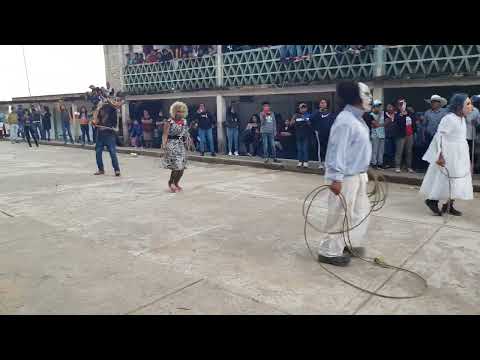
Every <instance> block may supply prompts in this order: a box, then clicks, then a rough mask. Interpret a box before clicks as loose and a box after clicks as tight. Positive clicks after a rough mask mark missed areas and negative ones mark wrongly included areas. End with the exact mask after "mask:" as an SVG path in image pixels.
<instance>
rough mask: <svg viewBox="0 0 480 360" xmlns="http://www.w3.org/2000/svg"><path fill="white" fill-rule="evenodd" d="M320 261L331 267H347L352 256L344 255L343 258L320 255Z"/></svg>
mask: <svg viewBox="0 0 480 360" xmlns="http://www.w3.org/2000/svg"><path fill="white" fill-rule="evenodd" d="M318 261H319V262H321V263H325V264H330V265H336V266H347V265H348V264H349V263H350V255H346V254H345V253H344V255H342V256H334V257H329V256H323V255H320V254H318Z"/></svg>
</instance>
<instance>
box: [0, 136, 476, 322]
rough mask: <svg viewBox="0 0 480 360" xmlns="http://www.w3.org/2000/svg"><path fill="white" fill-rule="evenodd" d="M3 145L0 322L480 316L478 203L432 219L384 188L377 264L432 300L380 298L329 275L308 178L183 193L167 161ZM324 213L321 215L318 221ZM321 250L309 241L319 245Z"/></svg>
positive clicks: (373, 228) (414, 194)
mask: <svg viewBox="0 0 480 360" xmlns="http://www.w3.org/2000/svg"><path fill="white" fill-rule="evenodd" d="M119 158H120V164H121V167H122V172H123V176H122V177H121V178H115V177H114V176H112V171H111V169H110V168H109V165H110V160H109V158H108V155H107V154H106V153H105V154H104V159H105V164H106V166H107V165H108V167H107V176H104V177H96V176H92V173H93V172H94V171H95V159H94V153H93V152H92V151H84V150H80V149H72V148H64V147H53V146H42V147H40V148H39V149H35V148H33V149H29V148H27V147H26V146H25V144H14V145H12V144H10V143H7V142H1V143H0V164H1V166H0V189H1V191H0V210H1V211H0V314H480V286H479V285H480V270H479V269H480V267H479V261H480V241H478V240H479V239H480V222H479V221H478V219H479V218H480V206H479V205H480V201H479V198H478V196H477V197H476V199H475V200H474V201H470V202H460V201H459V202H458V207H459V208H460V209H461V210H463V211H464V213H465V215H464V216H463V217H461V218H451V219H450V220H449V222H448V224H446V225H445V224H444V223H443V221H442V219H441V218H438V217H434V216H432V215H431V214H430V213H429V212H428V211H427V209H426V207H425V206H424V205H423V203H422V199H421V198H420V197H419V196H418V191H417V189H416V188H415V187H412V186H405V185H393V184H392V185H390V197H389V199H388V202H387V205H386V206H385V208H384V209H382V211H381V212H379V213H376V215H374V216H373V217H372V220H371V223H370V228H369V242H368V252H369V255H372V256H376V255H379V254H382V255H383V256H384V257H385V259H386V260H387V261H388V262H390V263H392V264H397V265H402V264H403V265H404V266H405V267H407V268H409V269H412V270H415V271H418V272H419V273H420V274H422V275H423V276H424V277H425V278H426V279H427V280H428V283H429V289H428V290H427V293H426V294H425V295H424V296H423V297H421V298H417V299H412V300H389V299H381V298H377V297H372V296H370V295H368V294H365V293H362V292H360V291H358V290H356V289H353V288H351V287H349V286H347V285H345V284H343V283H341V282H339V281H338V280H337V279H335V278H333V277H332V276H330V275H329V274H327V273H325V272H324V271H323V270H322V269H321V268H320V267H319V266H318V264H317V263H316V262H314V261H313V260H312V258H311V257H310V254H309V252H308V250H307V248H306V247H305V244H304V240H303V219H302V216H301V205H302V201H303V197H304V196H305V195H306V194H307V193H308V192H309V191H310V190H311V189H312V188H313V187H315V186H317V185H320V184H321V183H322V177H320V176H318V175H312V174H299V173H292V172H282V171H273V170H268V169H257V168H248V167H240V166H228V165H216V164H205V163H193V162H191V163H190V164H189V168H188V169H187V171H186V173H185V179H184V180H185V181H184V189H185V191H184V192H183V193H180V194H170V193H167V192H166V191H165V189H166V182H167V179H168V176H169V173H168V171H167V170H164V169H161V168H160V166H159V160H158V159H156V158H151V157H138V158H133V157H130V156H128V155H119ZM325 212H326V209H325V203H324V202H323V201H322V200H321V199H320V201H319V202H318V203H317V205H316V206H315V207H314V209H313V213H314V215H315V216H316V219H317V220H318V221H321V220H322V219H323V218H324V216H323V215H324V214H325ZM312 243H313V244H315V239H313V240H312ZM336 270H337V271H338V273H339V275H341V276H343V277H345V278H346V279H348V280H351V281H353V282H355V283H357V284H359V285H361V286H364V287H368V288H369V289H371V290H380V291H381V292H387V293H390V294H397V295H405V294H408V293H411V292H414V291H416V290H418V285H417V283H416V281H415V279H412V278H411V277H409V276H406V275H403V274H401V273H395V272H393V271H391V270H384V269H380V268H378V267H372V266H371V265H368V264H365V263H362V262H359V261H356V260H354V261H352V264H351V265H350V266H349V267H347V268H341V269H336Z"/></svg>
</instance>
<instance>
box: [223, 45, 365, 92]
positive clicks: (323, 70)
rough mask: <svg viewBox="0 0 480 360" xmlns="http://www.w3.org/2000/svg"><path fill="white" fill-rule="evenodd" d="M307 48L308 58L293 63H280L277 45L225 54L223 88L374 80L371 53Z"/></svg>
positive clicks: (327, 47) (332, 46)
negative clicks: (342, 80) (343, 80)
mask: <svg viewBox="0 0 480 360" xmlns="http://www.w3.org/2000/svg"><path fill="white" fill-rule="evenodd" d="M307 46H308V45H307ZM308 47H309V53H310V54H311V57H310V58H309V59H307V60H303V61H299V62H296V63H282V62H281V61H280V46H274V47H270V48H260V49H255V50H250V51H238V52H231V53H226V54H224V55H223V80H224V86H226V87H241V86H255V85H279V86H285V85H291V84H295V85H299V84H311V83H322V82H332V81H335V80H340V79H358V80H370V79H372V77H373V73H374V54H373V52H372V51H363V52H361V53H360V54H358V55H357V54H350V53H343V54H342V53H339V52H337V51H336V46H335V45H310V46H308Z"/></svg>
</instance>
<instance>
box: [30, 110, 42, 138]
mask: <svg viewBox="0 0 480 360" xmlns="http://www.w3.org/2000/svg"><path fill="white" fill-rule="evenodd" d="M32 130H33V132H34V133H35V136H36V137H37V139H40V138H41V137H42V114H41V113H40V109H39V108H37V107H36V106H35V105H32Z"/></svg>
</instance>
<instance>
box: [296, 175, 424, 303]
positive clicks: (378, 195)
mask: <svg viewBox="0 0 480 360" xmlns="http://www.w3.org/2000/svg"><path fill="white" fill-rule="evenodd" d="M368 174H369V175H370V177H371V178H372V179H373V183H374V186H373V190H372V191H371V192H369V193H368V198H369V200H370V203H371V207H370V211H369V212H368V214H367V215H366V216H365V217H364V218H363V219H361V220H360V221H359V223H358V224H355V225H353V226H351V225H350V220H349V217H348V206H347V202H346V200H345V197H344V196H343V194H342V193H340V194H338V197H339V199H340V201H341V203H342V207H343V210H344V218H343V228H342V229H341V230H340V231H336V232H329V233H328V234H342V237H343V241H344V243H345V247H347V248H348V250H349V251H350V253H351V254H352V256H354V257H356V258H359V259H360V260H362V261H364V262H367V263H371V264H373V265H376V266H380V267H382V268H385V269H393V270H397V271H403V272H406V273H409V274H412V275H414V276H415V277H417V278H418V279H419V280H420V281H421V282H422V284H423V287H422V290H421V291H420V292H419V293H417V294H414V295H406V296H394V295H387V294H381V293H378V292H377V291H372V290H369V289H365V288H362V287H361V286H359V285H357V284H355V283H353V282H351V281H348V280H345V279H344V278H342V277H341V276H339V275H337V274H336V273H335V272H334V271H332V270H330V269H328V267H327V266H325V265H323V264H322V263H319V265H320V266H321V267H322V268H323V269H324V270H325V271H326V272H328V273H329V274H330V275H332V276H334V277H336V278H337V279H339V280H340V281H342V282H343V283H345V284H347V285H350V286H352V287H354V288H355V289H358V290H360V291H363V292H365V293H368V294H370V295H374V296H379V297H382V298H388V299H413V298H416V297H419V296H421V295H423V293H424V292H425V290H426V289H427V287H428V285H427V281H426V280H425V279H424V278H423V277H422V276H421V275H419V274H418V273H416V272H414V271H412V270H408V269H405V268H402V267H400V266H394V265H390V264H387V263H386V262H385V260H384V259H383V258H382V257H380V256H379V257H376V258H368V257H363V256H360V255H359V254H358V253H356V252H355V250H354V248H353V246H352V243H351V240H350V231H352V230H353V229H355V228H357V227H358V226H360V224H362V223H363V222H364V221H365V220H366V219H367V218H368V217H369V216H370V215H371V214H372V213H373V212H376V211H379V210H380V209H381V208H382V207H383V206H384V205H385V201H386V199H387V195H388V183H387V182H386V181H385V177H384V176H383V175H378V174H376V173H373V172H370V171H369V172H368ZM329 190H330V187H329V185H322V186H319V187H317V188H315V189H313V190H312V191H311V192H310V193H309V194H308V195H307V196H306V197H305V200H304V201H303V207H302V214H303V217H304V219H305V222H304V227H303V233H304V238H305V243H306V245H307V248H308V250H309V251H310V254H311V255H312V257H313V258H314V259H315V261H317V257H316V256H315V254H314V252H313V251H312V249H311V247H310V244H309V243H308V235H307V228H308V226H310V227H312V228H313V229H315V230H316V231H319V232H322V231H321V230H319V229H318V228H317V227H316V226H314V225H313V224H312V223H311V222H310V220H309V212H310V208H311V206H312V204H313V202H314V201H315V199H316V198H317V196H318V195H319V194H320V193H322V192H323V191H329ZM309 198H311V199H310V200H309ZM307 203H308V205H307Z"/></svg>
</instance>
